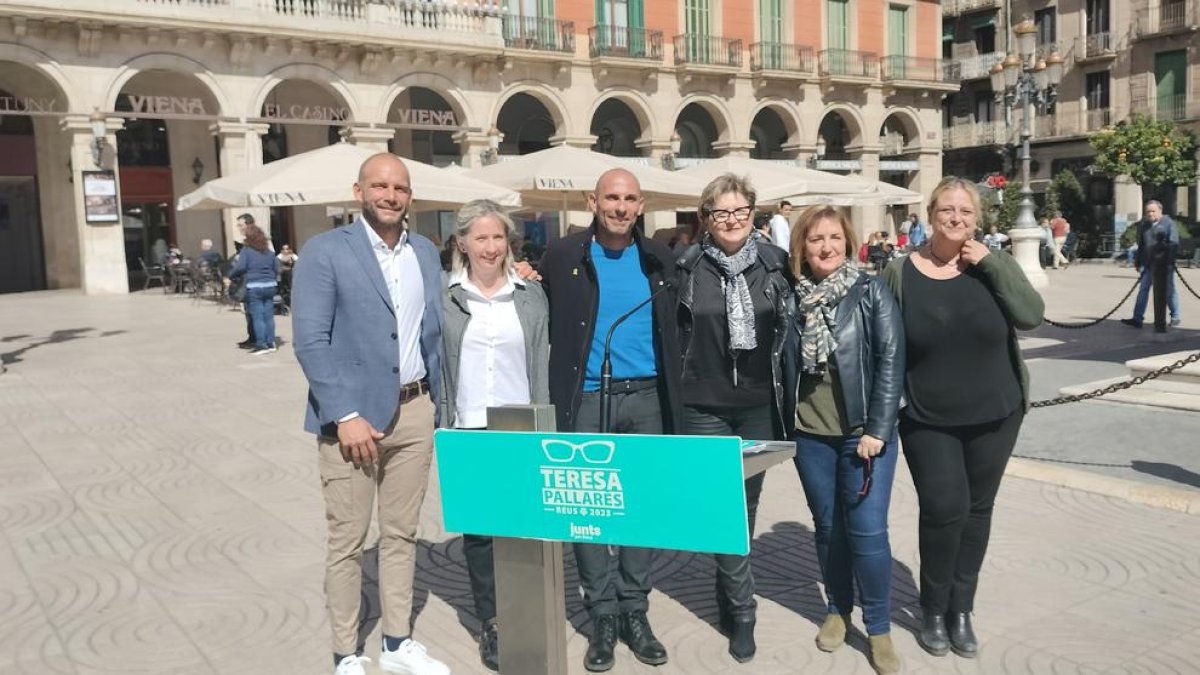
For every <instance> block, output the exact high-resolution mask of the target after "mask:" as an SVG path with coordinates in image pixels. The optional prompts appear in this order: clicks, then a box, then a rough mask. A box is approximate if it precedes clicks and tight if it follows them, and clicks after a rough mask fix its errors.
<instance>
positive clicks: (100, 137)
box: [88, 108, 108, 169]
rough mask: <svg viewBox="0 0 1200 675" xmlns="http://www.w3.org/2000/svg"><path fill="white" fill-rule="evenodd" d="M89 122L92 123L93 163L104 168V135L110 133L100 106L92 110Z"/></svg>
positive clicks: (98, 167)
mask: <svg viewBox="0 0 1200 675" xmlns="http://www.w3.org/2000/svg"><path fill="white" fill-rule="evenodd" d="M88 122H89V123H91V125H92V163H94V164H95V165H96V168H97V169H100V168H103V166H102V164H101V162H102V161H103V160H104V137H105V136H106V135H107V134H108V124H107V122H106V120H105V118H104V113H102V112H100V109H99V108H96V109H94V110H92V114H91V115H89V116H88Z"/></svg>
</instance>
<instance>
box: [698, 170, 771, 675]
mask: <svg viewBox="0 0 1200 675" xmlns="http://www.w3.org/2000/svg"><path fill="white" fill-rule="evenodd" d="M754 200H755V191H754V188H753V187H751V185H750V183H749V182H748V181H747V180H746V179H745V178H740V177H738V176H735V175H733V174H724V175H721V176H718V177H717V178H715V179H713V181H712V182H711V183H709V184H708V186H707V187H705V188H704V191H703V193H702V194H701V195H700V207H699V212H700V223H701V230H702V233H703V234H702V236H701V238H700V241H699V242H698V243H696V244H693V245H692V246H691V247H689V248H688V249H687V250H686V251H684V253H683V254H682V255H681V256H680V258H679V260H678V262H677V263H676V264H677V266H678V271H679V311H678V319H679V341H680V347H681V350H682V352H683V375H682V384H683V386H682V387H681V391H682V392H683V397H682V398H683V404H684V409H683V428H684V433H687V434H694V435H712V436H741V437H742V438H744V439H754V440H772V439H778V438H783V435H782V434H783V427H784V424H785V423H786V421H785V420H784V419H783V417H784V416H783V413H782V411H783V408H782V407H781V403H782V399H783V388H782V383H783V379H782V372H781V370H780V363H779V353H780V349H781V348H782V346H783V339H784V336H785V335H786V331H787V327H788V326H789V325H790V324H791V321H792V314H793V312H794V308H793V304H792V282H791V276H790V272H789V270H788V266H787V253H786V252H785V251H784V250H783V249H780V248H778V247H775V246H769V245H767V244H766V243H764V242H763V241H760V240H759V239H758V238H757V237H752V236H750V233H751V230H752V227H751V216H752V215H753V213H754ZM762 485H763V475H762V474H758V475H757V476H753V477H751V478H749V479H747V480H746V512H747V515H748V519H749V529H750V532H749V535H750V538H751V539H753V536H754V515H755V512H756V511H757V509H758V498H759V494H760V493H761V492H762ZM716 562H717V584H716V597H717V608H718V611H719V618H720V627H721V629H722V630H723V631H724V632H725V633H726V634H727V635H728V636H729V653H730V655H731V656H733V658H734V659H735V660H736V661H738V662H739V663H745V662H747V661H749V660H751V659H753V658H754V653H755V650H756V647H755V643H754V623H755V610H756V607H757V604H756V602H755V600H754V579H753V577H752V576H751V573H750V558H749V556H741V555H726V554H717V555H716Z"/></svg>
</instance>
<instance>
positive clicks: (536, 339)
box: [441, 199, 550, 671]
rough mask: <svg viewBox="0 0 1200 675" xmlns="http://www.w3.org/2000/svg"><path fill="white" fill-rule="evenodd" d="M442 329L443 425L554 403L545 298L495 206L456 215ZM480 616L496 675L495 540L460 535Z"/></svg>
mask: <svg viewBox="0 0 1200 675" xmlns="http://www.w3.org/2000/svg"><path fill="white" fill-rule="evenodd" d="M456 225H457V227H456V229H455V235H456V238H457V245H456V247H455V248H454V249H453V257H452V259H451V271H450V281H449V287H448V288H447V289H446V295H445V312H446V314H445V323H444V325H443V327H442V340H443V345H442V351H443V360H442V364H443V368H444V372H443V374H442V381H443V382H444V383H445V386H444V388H443V389H444V391H445V395H444V397H443V400H442V414H441V423H442V424H443V425H445V426H452V427H454V428H457V429H482V428H485V427H486V426H487V409H488V407H489V406H501V405H524V404H530V403H549V402H550V394H549V389H548V379H549V359H550V342H549V335H548V333H547V327H548V325H549V318H548V311H547V303H546V294H545V293H544V292H543V291H542V287H541V286H540V285H538V283H537V282H535V281H525V280H522V279H520V278H518V277H517V275H516V274H515V272H514V271H513V255H512V248H511V247H510V246H509V241H510V239H511V237H512V235H513V224H512V220H510V219H509V217H508V215H507V214H505V213H504V211H503V210H502V209H501V207H500V206H499V205H498V204H496V203H495V202H493V201H490V200H486V199H479V200H475V201H472V202H468V203H467V204H465V205H463V207H462V209H460V210H459V212H458V218H457V220H456ZM463 553H464V555H465V556H466V559H467V571H468V574H469V576H470V578H471V593H472V595H473V596H474V599H475V613H476V615H477V616H478V618H479V620H480V622H481V623H482V625H483V628H482V631H481V635H480V640H479V657H480V660H482V661H483V665H484V666H486V667H487V668H488V669H489V670H492V671H497V670H498V669H499V665H498V659H497V654H498V649H497V640H498V637H499V636H498V632H497V627H496V577H495V568H494V564H493V560H492V539H491V537H480V536H475V535H469V534H467V535H463Z"/></svg>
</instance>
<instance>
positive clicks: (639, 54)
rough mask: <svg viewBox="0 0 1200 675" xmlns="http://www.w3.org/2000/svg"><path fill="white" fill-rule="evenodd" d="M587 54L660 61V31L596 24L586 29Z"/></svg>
mask: <svg viewBox="0 0 1200 675" xmlns="http://www.w3.org/2000/svg"><path fill="white" fill-rule="evenodd" d="M588 54H589V55H590V56H591V57H592V58H597V57H606V56H611V57H618V58H627V59H652V60H655V61H662V57H663V34H662V31H657V30H646V29H643V28H629V27H627V26H610V25H603V24H601V25H597V26H592V27H591V28H589V29H588Z"/></svg>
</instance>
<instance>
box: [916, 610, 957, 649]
mask: <svg viewBox="0 0 1200 675" xmlns="http://www.w3.org/2000/svg"><path fill="white" fill-rule="evenodd" d="M917 643H918V644H920V645H921V648H922V649H924V650H925V651H927V652H929V653H930V654H933V655H934V656H945V655H946V654H947V653H949V651H950V636H949V635H948V634H947V633H946V617H944V616H942V615H941V614H938V613H936V612H928V611H927V612H924V616H923V617H922V620H921V632H920V633H918V634H917Z"/></svg>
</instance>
